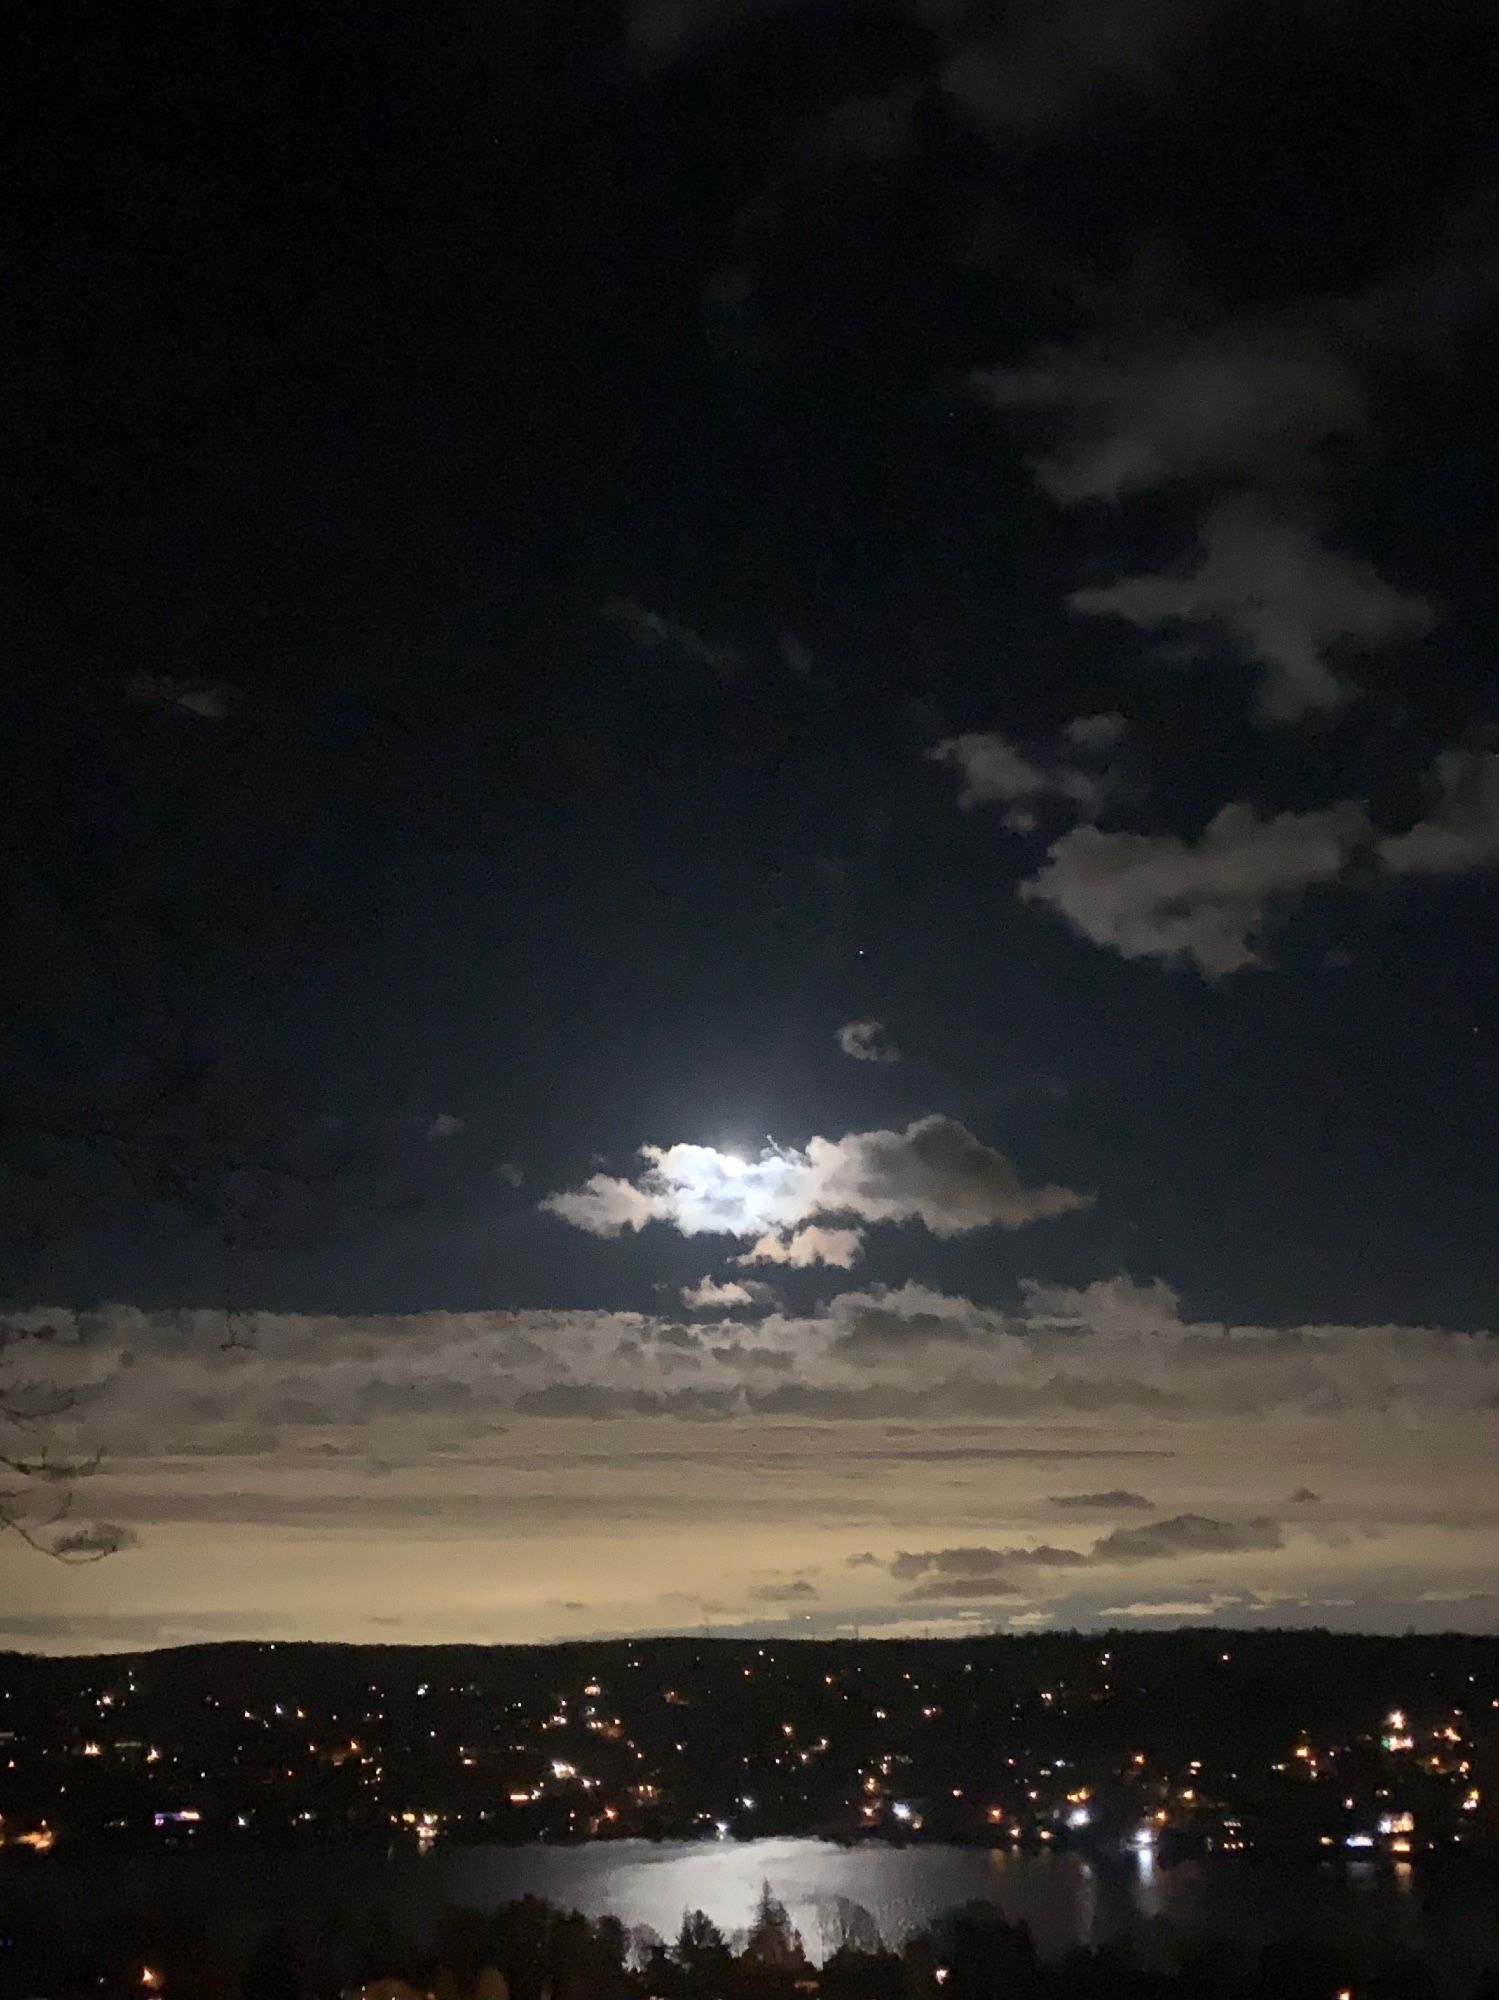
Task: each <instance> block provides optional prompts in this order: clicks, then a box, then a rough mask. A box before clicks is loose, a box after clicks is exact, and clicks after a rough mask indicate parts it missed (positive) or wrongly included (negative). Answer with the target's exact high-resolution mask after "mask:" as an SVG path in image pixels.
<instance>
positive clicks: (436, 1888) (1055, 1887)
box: [0, 1840, 1499, 1993]
mask: <svg viewBox="0 0 1499 2000" xmlns="http://www.w3.org/2000/svg"><path fill="white" fill-rule="evenodd" d="M0 1864H3V1865H0V1904H3V1906H4V1907H5V1909H6V1911H7V1915H8V1920H9V1921H10V1922H11V1923H15V1922H16V1921H18V1920H19V1921H21V1922H22V1923H24V1920H25V1914H26V1912H27V1911H28V1910H29V1911H30V1912H31V1913H33V1914H34V1915H37V1916H41V1915H47V1916H52V1917H57V1916H61V1915H63V1914H65V1913H66V1912H67V1911H68V1910H69V1909H76V1910H82V1909H84V1908H87V1909H89V1910H90V1911H91V1912H92V1913H93V1914H94V1916H95V1917H96V1918H97V1917H102V1916H107V1914H108V1913H109V1912H110V1911H112V1910H118V1911H121V1912H123V1911H127V1910H140V1909H143V1908H151V1909H155V1910H160V1911H166V1910H172V1909H191V1910H192V1911H194V1912H195V1913H196V1914H197V1915H198V1916H199V1917H200V1918H201V1917H202V1916H203V1915H205V1914H207V1913H211V1912H217V1913H218V1915H219V1916H220V1917H221V1919H222V1921H223V1922H224V1924H225V1925H226V1926H228V1927H231V1928H233V1929H234V1930H236V1931H240V1930H248V1929H251V1928H254V1927H258V1925H259V1924H261V1923H263V1922H266V1921H269V1920H270V1919H271V1918H273V1917H277V1916H282V1915H285V1914H287V1913H289V1912H298V1911H305V1912H306V1913H308V1914H309V1915H310V1914H313V1913H315V1912H316V1911H317V1910H318V1909H320V1908H321V1907H322V1906H324V1905H325V1904H326V1903H328V1902H330V1901H335V1902H338V1903H340V1904H342V1905H343V1906H344V1907H345V1908H346V1909H348V1910H350V1911H356V1910H364V1909H368V1908H371V1907H375V1906H378V1907H380V1908H383V1909H385V1910H388V1911H389V1912H390V1913H391V1914H392V1916H393V1917H395V1918H396V1919H397V1920H398V1921H400V1920H402V1919H406V1920H409V1921H411V1922H413V1923H417V1924H419V1923H421V1922H422V1921H423V1920H424V1919H425V1918H427V1917H429V1916H430V1915H432V1914H433V1913H435V1912H436V1911H437V1910H438V1909H440V1908H442V1907H443V1906H444V1905H445V1904H464V1905H468V1906H471V1907H480V1908H482V1907H486V1906H492V1905H494V1904H497V1903H503V1902H506V1901H508V1900H510V1899H511V1898H513V1897H516V1896H522V1895H526V1894H528V1893H529V1894H534V1895H539V1896H545V1897H547V1898H549V1899H550V1900H551V1901H553V1902H555V1903H559V1904H562V1905H564V1906H567V1907H571V1908H575V1909H580V1910H582V1911H584V1912H585V1913H586V1914H587V1915H589V1916H600V1915H603V1914H604V1913H605V1912H611V1913H613V1914H614V1915H615V1916H618V1917H620V1918H621V1919H622V1920H623V1921H624V1922H625V1923H626V1924H629V1925H648V1926H650V1927H651V1928H652V1929H653V1930H655V1931H657V1932H659V1933H661V1935H662V1936H664V1937H667V1938H670V1937H672V1936H674V1935H675V1933H676V1930H677V1927H678V1925H679V1924H680V1923H681V1920H682V1913H683V1911H684V1910H688V1909H703V1910H706V1911H707V1913H708V1915H709V1916H710V1917H712V1918H713V1919H714V1921H715V1922H716V1923H718V1924H719V1925H721V1926H722V1927H723V1928H724V1929H725V1930H726V1931H730V1932H733V1931H735V1930H740V1929H742V1928H743V1927H744V1926H745V1925H746V1924H747V1923H748V1922H749V1918H750V1913H751V1910H752V1908H753V1906H754V1903H755V1900H756V1898H757V1896H758V1895H759V1893H760V1888H761V1884H762V1883H765V1882H768V1883H769V1884H770V1886H771V1888H772V1890H773V1891H774V1892H775V1893H776V1895H778V1896H779V1897H781V1898H782V1900H783V1901H784V1902H785V1903H786V1904H787V1905H788V1907H789V1909H790V1911H791V1914H792V1917H793V1919H794V1920H795V1922H796V1924H797V1925H798V1927H799V1929H800V1930H801V1932H802V1935H803V1937H804V1939H805V1941H806V1944H807V1948H808V1950H809V1952H810V1953H811V1954H812V1955H813V1956H816V1957H820V1956H822V1955H823V1954H824V1953H825V1952H827V1951H829V1950H832V1949H833V1948H835V1947H836V1945H837V1944H838V1942H839V1941H840V1939H841V1937H842V1936H843V1935H845V1933H846V1931H848V1929H849V1928H850V1926H852V1929H853V1934H854V1935H855V1936H858V1935H860V1934H861V1932H864V1931H866V1930H867V1924H868V1922H869V1921H870V1920H872V1922H873V1924H874V1925H875V1926H877V1928H878V1930H879V1932H880V1934H881V1936H882V1937H883V1938H884V1939H885V1940H886V1941H887V1942H892V1943H898V1942H899V1941H900V1939H901V1938H903V1937H904V1936H905V1935H906V1934H907V1933H908V1932H909V1931H912V1930H914V1929H917V1928H919V1927H920V1926H921V1925H923V1924H925V1923H927V1922H928V1921H930V1920H931V1919H932V1918H933V1917H935V1916H937V1915H939V1914H940V1913H941V1912H942V1911H944V1910H948V1909H951V1908H953V1907H954V1906H955V1905H957V1904H960V1903H966V1902H971V1901H982V1902H985V1903H989V1904H992V1905H994V1906H995V1907H996V1908H998V1909H999V1910H1000V1911H1002V1912H1003V1914H1004V1915H1005V1916H1006V1917H1008V1918H1010V1919H1012V1920H1014V1921H1017V1922H1018V1921H1024V1922H1025V1923H1027V1924H1029V1926H1030V1928H1031V1930H1032V1932H1033V1934H1034V1935H1035V1938H1036V1941H1037V1944H1038V1945H1039V1947H1040V1949H1041V1951H1042V1952H1043V1953H1045V1954H1047V1955H1049V1956H1051V1955H1056V1954H1058V1953H1060V1952H1064V1951H1066V1950H1068V1949H1070V1948H1071V1947H1073V1946H1075V1945H1089V1944H1104V1943H1107V1942H1108V1941H1110V1940H1111V1939H1117V1938H1120V1937H1122V1936H1124V1935H1126V1934H1128V1933H1130V1932H1132V1931H1135V1932H1138V1931H1139V1930H1140V1929H1141V1928H1142V1926H1144V1927H1150V1928H1152V1929H1154V1930H1157V1931H1159V1932H1163V1933H1164V1932H1170V1933H1175V1934H1180V1935H1184V1936H1198V1937H1201V1936H1211V1937H1223V1938H1227V1939H1235V1940H1238V1941H1240V1942H1242V1943H1245V1944H1250V1945H1253V1944H1258V1943H1261V1942H1266V1941H1269V1940H1272V1939H1279V1940H1296V1939H1304V1940H1306V1941H1307V1942H1309V1943H1310V1942H1326V1943H1329V1944H1338V1945H1343V1946H1346V1947H1348V1949H1349V1950H1350V1951H1357V1950H1359V1949H1361V1948H1363V1947H1365V1946H1369V1945H1393V1944H1400V1943H1403V1944H1408V1945H1410V1946H1412V1947H1413V1948H1415V1949H1417V1950H1418V1951H1420V1952H1421V1953H1422V1955H1423V1956H1424V1957H1426V1958H1427V1959H1428V1960H1429V1962H1430V1963H1431V1965H1432V1966H1433V1968H1434V1969H1436V1970H1437V1972H1438V1973H1439V1976H1440V1977H1441V1978H1442V1981H1443V1984H1444V1986H1445V1987H1447V1989H1448V1990H1449V1991H1452V1992H1456V1993H1461V1992H1465V1991H1467V1990H1468V1989H1469V1988H1470V1987H1471V1986H1472V1984H1473V1983H1474V1981H1475V1979H1476V1977H1477V1974H1478V1972H1479V1971H1480V1970H1481V1969H1482V1968H1483V1967H1484V1966H1486V1965H1492V1964H1496V1963H1499V1864H1496V1863H1495V1862H1494V1861H1493V1860H1488V1861H1479V1860H1476V1859H1452V1860H1448V1859H1441V1860H1434V1861H1431V1862H1429V1863H1420V1864H1418V1865H1417V1866H1415V1867H1414V1868H1412V1867H1410V1866H1406V1867H1403V1868H1402V1869H1400V1870H1398V1871H1394V1870H1389V1869H1378V1870H1376V1869H1375V1868H1373V1867H1371V1866H1367V1865H1365V1866H1342V1865H1333V1866H1329V1867H1327V1868H1315V1867H1299V1868H1298V1867H1291V1866H1285V1867H1281V1866H1274V1865H1270V1864H1265V1863H1260V1862H1257V1861H1254V1860H1253V1859H1250V1858H1246V1857H1238V1856H1217V1857H1214V1858H1213V1859H1212V1860H1211V1861H1208V1862H1202V1863H1198V1862H1187V1863H1183V1864H1181V1865H1179V1866H1177V1867H1174V1868H1169V1869H1167V1868H1161V1867H1159V1866H1157V1865H1156V1864H1155V1863H1154V1861H1153V1859H1152V1858H1151V1857H1150V1856H1148V1855H1144V1856H1139V1857H1132V1858H1129V1859H1118V1860H1103V1859H1100V1860H1088V1859H1086V1858H1085V1857H1083V1856H1081V1855H1078V1854H1019V1853H1013V1852H1011V1851H1009V1850H1008V1849H1004V1850H1001V1849H994V1850H988V1849H984V1848H974V1847H940V1846H917V1847H904V1848H892V1847H877V1846H860V1847H857V1848H846V1847H838V1846H834V1845H831V1844H828V1843H825V1842H822V1841H815V1840H760V1841H747V1842H742V1843H740V1842H733V1841H710V1842H705V1843H663V1844H661V1845H659V1846H658V1845H653V1844H652V1843H650V1842H646V1841H616V1842H609V1843H598V1844H595V1845H592V1846H585V1847H501V1846H493V1847H486V1846H462V1845H458V1844H456V1843H444V1842H442V1841H439V1842H438V1843H437V1844H436V1845H435V1846H433V1847H431V1848H430V1849H428V1850H427V1851H426V1852H422V1851H419V1850H418V1849H417V1848H416V1847H415V1846H414V1845H413V1844H410V1843H406V1842H403V1843H400V1844H397V1845H393V1846H391V1847H390V1848H384V1847H348V1848H319V1847H306V1848H296V1849H293V1848H290V1847H286V1848H275V1847H272V1848H263V1847H255V1848H246V1849H243V1850H233V1849H226V1848H203V1849H201V1850H193V1849H191V1848H187V1849H179V1850H175V1851H171V1852H155V1851H150V1850H126V1851H121V1852H110V1851H108V1850H102V1849H101V1850H93V1851H77V1852H75V1853H73V1854H71V1855H70V1854H66V1853H59V1854H54V1855H48V1856H32V1855H20V1854H14V1853H8V1854H5V1855H3V1856H0Z"/></svg>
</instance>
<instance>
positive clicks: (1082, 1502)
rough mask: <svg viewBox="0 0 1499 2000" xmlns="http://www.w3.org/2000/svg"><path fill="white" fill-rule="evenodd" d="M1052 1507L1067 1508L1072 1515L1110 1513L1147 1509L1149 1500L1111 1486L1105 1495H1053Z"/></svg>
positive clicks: (1140, 1494) (1120, 1487) (1138, 1494)
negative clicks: (1126, 1509) (1122, 1510)
mask: <svg viewBox="0 0 1499 2000" xmlns="http://www.w3.org/2000/svg"><path fill="white" fill-rule="evenodd" d="M1050 1498H1051V1504H1052V1506H1053V1507H1064V1508H1068V1509H1070V1510H1071V1511H1073V1512H1074V1513H1111V1512H1118V1511H1119V1510H1120V1509H1123V1508H1148V1507H1149V1506H1150V1504H1151V1503H1150V1502H1149V1500H1147V1499H1146V1497H1145V1495H1144V1494H1143V1493H1131V1492H1130V1491H1129V1490H1128V1488H1127V1487H1123V1486H1111V1487H1110V1488H1109V1490H1108V1492H1107V1493H1053V1494H1052V1495H1051V1496H1050Z"/></svg>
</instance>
